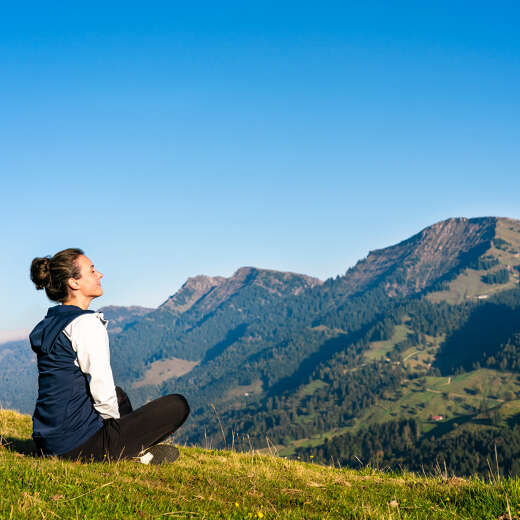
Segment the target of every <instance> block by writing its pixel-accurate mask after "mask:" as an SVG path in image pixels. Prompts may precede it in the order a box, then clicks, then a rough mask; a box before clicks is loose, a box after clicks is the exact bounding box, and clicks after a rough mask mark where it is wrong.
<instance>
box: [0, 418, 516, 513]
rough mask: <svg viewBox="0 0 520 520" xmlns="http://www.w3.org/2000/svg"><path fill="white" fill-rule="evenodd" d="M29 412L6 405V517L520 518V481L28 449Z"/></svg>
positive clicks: (215, 456)
mask: <svg viewBox="0 0 520 520" xmlns="http://www.w3.org/2000/svg"><path fill="white" fill-rule="evenodd" d="M30 429H31V421H30V417H29V416H25V415H20V414H18V413H16V412H12V411H7V410H3V411H0V435H1V439H2V447H0V485H1V486H2V488H3V492H2V494H1V495H0V518H2V519H3V518H6V519H7V518H9V519H11V518H12V519H17V518H19V519H32V518H43V519H50V518H81V519H84V518H88V519H93V518H106V519H110V520H113V519H119V518H124V519H128V518H200V519H203V518H206V519H213V518H233V519H242V518H244V519H247V518H265V519H270V518H287V519H326V518H329V519H332V518H344V519H356V520H359V519H386V520H391V519H395V520H397V519H412V518H413V519H421V518H424V519H453V518H459V519H471V520H475V519H495V520H496V519H498V518H501V519H509V518H511V519H518V518H520V480H518V479H501V478H496V477H497V476H496V475H495V476H494V477H495V478H494V479H493V481H491V482H484V481H482V480H479V479H460V478H449V477H448V476H447V475H443V474H442V472H439V474H438V475H436V476H433V477H426V476H418V475H414V474H412V473H402V474H396V473H392V474H390V473H385V472H383V471H379V470H375V469H371V468H365V469H363V470H361V471H354V470H346V469H341V468H333V467H325V466H320V465H317V464H313V463H312V462H300V461H291V460H286V459H283V458H280V457H276V456H273V455H266V454H262V455H261V454H258V453H254V452H250V453H236V452H234V451H214V450H204V449H201V448H188V447H184V448H181V457H180V459H179V460H178V461H176V462H175V463H174V464H172V465H163V466H159V467H157V466H143V465H140V464H137V463H133V462H117V463H110V464H109V463H105V464H101V463H96V464H81V463H77V462H64V461H60V460H57V459H47V460H41V459H37V458H34V457H32V456H30V455H27V454H26V455H24V454H23V453H27V451H28V450H29V449H30V444H31V443H30Z"/></svg>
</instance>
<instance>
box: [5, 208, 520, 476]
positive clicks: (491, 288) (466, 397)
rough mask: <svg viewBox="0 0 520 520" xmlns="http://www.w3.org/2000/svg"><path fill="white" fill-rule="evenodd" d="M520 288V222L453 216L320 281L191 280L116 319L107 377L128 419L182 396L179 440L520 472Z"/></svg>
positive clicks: (254, 274) (287, 276)
mask: <svg viewBox="0 0 520 520" xmlns="http://www.w3.org/2000/svg"><path fill="white" fill-rule="evenodd" d="M519 275H520V222H518V221H515V220H511V219H499V218H494V217H489V218H479V219H464V218H457V219H449V220H447V221H443V222H439V223H437V224H434V225H433V226H430V227H428V228H426V229H425V230H423V231H421V232H420V233H417V234H416V235H414V236H413V237H411V238H409V239H407V240H405V241H403V242H401V243H399V244H396V245H394V246H391V247H388V248H385V249H381V250H378V251H373V252H370V253H369V255H368V256H367V258H365V259H363V260H361V261H359V262H358V263H357V264H356V265H355V266H354V267H352V268H350V269H348V270H347V271H346V273H344V274H343V275H341V276H337V277H336V278H331V279H328V280H326V281H325V282H323V283H322V282H320V281H319V280H316V279H314V278H311V277H308V276H305V275H298V274H293V273H282V272H278V271H270V270H263V269H257V268H252V267H245V268H241V269H239V270H238V271H237V272H236V273H235V274H234V275H233V276H231V277H229V278H224V277H212V278H210V277H206V276H202V275H200V276H197V277H194V278H190V279H189V280H188V281H187V282H186V283H185V284H184V285H183V287H181V289H180V290H179V291H177V292H176V293H175V294H173V295H172V296H170V297H169V298H167V299H166V300H165V302H164V303H163V304H162V305H161V306H160V307H159V308H157V309H155V310H151V311H150V310H149V309H136V312H134V313H133V315H132V313H131V312H128V313H125V312H126V311H123V310H120V311H118V313H114V315H113V318H112V319H115V321H116V323H115V324H113V325H112V329H111V354H112V366H113V370H114V374H115V377H116V381H117V383H118V384H120V385H121V386H123V387H125V389H126V390H127V391H128V393H129V394H130V396H131V398H132V401H133V402H134V405H136V406H137V405H139V404H142V403H144V402H145V401H147V400H149V399H151V398H154V397H157V396H158V395H162V394H165V393H169V392H179V393H183V394H184V395H186V396H187V398H188V401H189V402H190V405H191V408H192V414H191V416H190V419H189V420H188V422H187V423H186V424H185V426H184V427H183V429H182V432H180V440H181V441H186V442H188V443H193V444H202V443H208V442H209V443H211V444H212V445H213V446H226V445H227V446H229V445H231V444H233V445H234V446H238V447H241V446H242V447H244V448H246V449H249V448H250V446H251V445H254V446H255V447H264V446H268V445H271V444H274V445H276V446H277V449H279V450H280V453H282V454H285V455H287V456H298V455H299V456H310V455H312V456H313V457H315V459H316V460H318V461H328V460H330V458H334V459H338V460H340V461H341V463H342V464H345V465H354V466H355V465H356V464H358V462H357V459H361V460H364V461H369V462H374V463H377V464H379V463H381V464H387V465H396V466H397V465H407V466H409V467H414V468H417V464H420V465H421V466H423V467H433V466H434V465H435V464H437V463H438V461H439V460H440V459H442V460H443V461H446V462H447V464H448V465H449V466H450V468H451V469H453V471H456V472H458V473H471V472H474V471H477V472H482V471H483V468H484V464H485V461H486V460H487V459H488V458H489V457H490V456H491V455H493V456H494V457H497V458H499V459H500V460H501V461H502V462H503V467H504V468H506V469H507V470H508V471H511V472H514V473H516V472H518V471H519V469H520V468H518V467H517V465H515V464H513V463H512V462H511V461H512V457H514V456H516V454H517V452H518V454H520V448H519V449H517V448H515V446H517V445H519V446H520V439H519V435H520V434H519V433H518V431H517V429H516V426H515V425H516V424H517V423H518V422H520V415H519V414H520V374H519V373H518V371H519V369H520V359H519V355H518V354H519V353H520V290H519V285H518V284H519ZM110 312H112V311H111V310H109V309H107V312H106V317H107V318H109V319H110ZM114 325H116V327H114ZM2 348H5V346H3V347H2ZM7 350H8V349H7ZM0 355H1V350H0ZM13 366H14V367H16V360H14V365H13ZM2 370H3V372H2V374H3V375H2V377H4V379H5V373H6V371H5V369H4V368H3V364H2ZM2 381H3V380H2ZM0 389H3V391H4V392H7V393H9V388H8V385H5V384H4V386H3V387H1V388H0ZM16 407H18V406H16ZM19 409H20V408H19ZM24 411H30V410H27V409H25V410H24ZM500 439H506V442H502V441H500ZM495 444H496V445H497V448H496V455H495V448H494V446H495ZM455 446H456V447H457V449H455V448H454V447H455ZM443 447H449V453H448V451H446V455H445V456H444V455H443V453H445V452H444V450H443ZM469 453H473V455H475V454H476V457H474V458H473V460H472V461H469V458H468V457H469ZM419 454H420V456H419ZM439 457H440V459H439ZM508 461H509V462H508Z"/></svg>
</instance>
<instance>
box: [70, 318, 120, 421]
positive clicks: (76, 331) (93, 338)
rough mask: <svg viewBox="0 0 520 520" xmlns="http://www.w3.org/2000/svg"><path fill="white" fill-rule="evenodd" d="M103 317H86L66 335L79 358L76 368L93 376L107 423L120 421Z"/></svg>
mask: <svg viewBox="0 0 520 520" xmlns="http://www.w3.org/2000/svg"><path fill="white" fill-rule="evenodd" d="M101 316H102V315H101V314H99V313H94V314H83V315H81V316H79V317H78V318H76V319H75V320H73V321H72V322H71V323H69V325H67V327H65V329H64V330H63V332H64V333H65V335H66V336H67V337H68V338H69V339H70V342H71V344H72V348H73V349H74V350H75V351H76V354H77V356H78V357H77V360H76V362H75V363H76V365H77V366H79V368H80V369H81V371H82V372H83V373H84V374H87V375H88V376H89V378H88V379H89V387H90V393H91V394H92V398H93V400H94V408H95V409H96V410H97V412H98V413H99V414H100V415H101V417H102V418H103V419H109V418H114V419H119V408H118V405H117V395H116V389H115V385H114V378H113V376H112V368H111V367H110V349H109V345H108V333H107V330H106V321H105V320H102V317H101Z"/></svg>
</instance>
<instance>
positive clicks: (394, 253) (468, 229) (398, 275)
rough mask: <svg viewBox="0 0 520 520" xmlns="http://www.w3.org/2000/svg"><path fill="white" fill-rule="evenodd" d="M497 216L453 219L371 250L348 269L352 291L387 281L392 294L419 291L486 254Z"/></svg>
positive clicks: (348, 281)
mask: <svg viewBox="0 0 520 520" xmlns="http://www.w3.org/2000/svg"><path fill="white" fill-rule="evenodd" d="M497 220H498V219H497V218H496V217H482V218H471V219H468V218H463V217H462V218H450V219H447V220H443V221H441V222H437V223H435V224H433V225H431V226H428V227H427V228H425V229H423V230H422V231H420V232H419V233H417V234H415V235H413V236H412V237H410V238H408V239H406V240H404V241H402V242H400V243H398V244H396V245H394V246H390V247H386V248H384V249H379V250H375V251H371V252H370V253H369V255H368V256H367V257H366V258H365V259H364V260H361V261H360V262H358V263H357V264H356V265H355V266H354V267H353V268H352V269H350V270H349V271H347V273H346V275H345V277H344V282H345V283H347V284H348V285H349V286H350V287H349V289H350V290H351V292H357V291H359V290H364V289H366V288H368V287H371V286H375V285H379V284H383V286H384V287H385V289H386V291H387V293H388V294H390V295H392V296H397V295H406V294H412V293H415V292H419V291H421V290H422V289H425V288H426V287H427V286H429V285H430V284H431V283H433V282H435V281H437V280H439V279H441V278H442V277H443V276H446V275H448V274H449V273H450V272H452V271H453V270H456V269H460V268H461V267H463V266H464V265H465V264H469V262H470V261H471V260H473V259H474V258H477V257H479V256H481V255H482V254H484V253H485V252H486V251H487V250H489V248H490V247H491V245H492V240H493V238H494V237H495V231H496V225H497Z"/></svg>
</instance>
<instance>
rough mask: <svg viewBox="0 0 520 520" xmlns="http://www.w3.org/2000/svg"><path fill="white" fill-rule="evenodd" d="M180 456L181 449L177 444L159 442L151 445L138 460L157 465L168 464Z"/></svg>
mask: <svg viewBox="0 0 520 520" xmlns="http://www.w3.org/2000/svg"><path fill="white" fill-rule="evenodd" d="M178 458H179V450H178V449H177V448H176V447H175V446H171V445H168V444H157V445H155V446H151V447H150V448H148V449H147V450H146V452H145V453H144V454H143V455H141V456H140V457H139V458H138V460H139V462H141V463H142V464H151V465H152V466H157V465H159V464H167V463H171V462H174V461H176V460H177V459H178Z"/></svg>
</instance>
